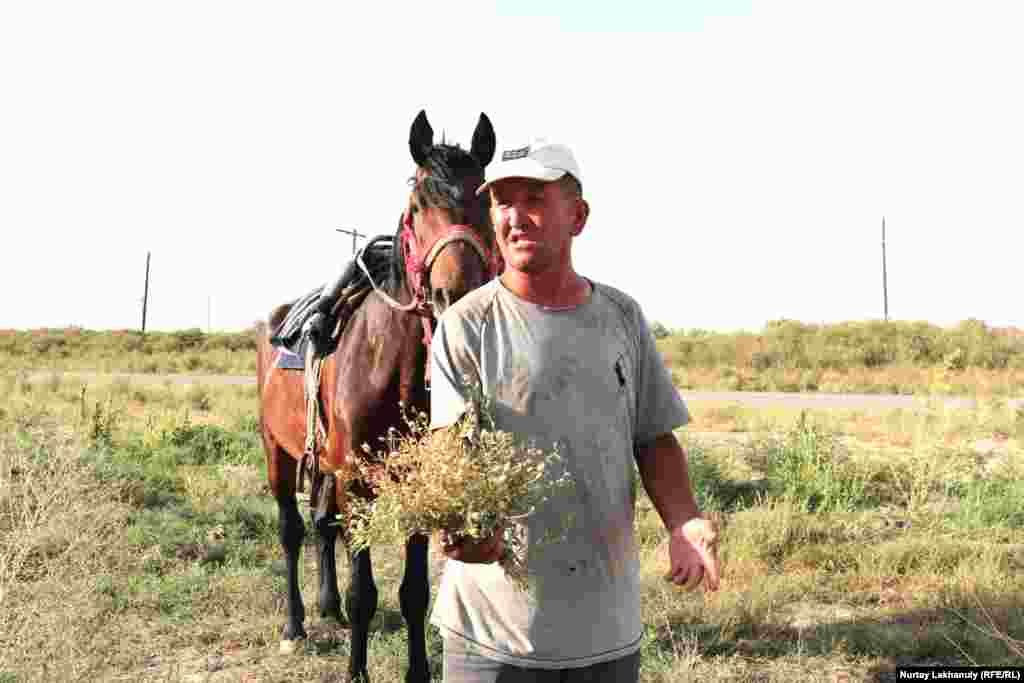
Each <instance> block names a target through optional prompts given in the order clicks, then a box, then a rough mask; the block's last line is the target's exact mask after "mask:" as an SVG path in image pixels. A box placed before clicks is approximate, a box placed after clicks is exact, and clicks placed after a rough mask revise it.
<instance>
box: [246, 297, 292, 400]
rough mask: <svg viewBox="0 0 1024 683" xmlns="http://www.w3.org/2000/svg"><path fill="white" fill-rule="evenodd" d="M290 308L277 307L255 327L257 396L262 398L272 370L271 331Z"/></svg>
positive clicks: (286, 305)
mask: <svg viewBox="0 0 1024 683" xmlns="http://www.w3.org/2000/svg"><path fill="white" fill-rule="evenodd" d="M289 308H291V306H290V305H289V304H284V305H282V306H277V307H276V308H274V310H272V311H271V312H270V315H269V316H268V318H267V319H266V320H259V321H257V322H256V324H255V325H253V335H255V337H256V394H257V396H259V397H261V398H262V396H263V383H264V381H266V378H267V372H269V370H270V359H271V356H272V352H273V349H272V348H271V346H270V331H271V330H272V329H275V328H276V327H277V326H278V325H279V324H280V323H281V320H283V319H284V316H285V315H286V314H287V313H288V309H289Z"/></svg>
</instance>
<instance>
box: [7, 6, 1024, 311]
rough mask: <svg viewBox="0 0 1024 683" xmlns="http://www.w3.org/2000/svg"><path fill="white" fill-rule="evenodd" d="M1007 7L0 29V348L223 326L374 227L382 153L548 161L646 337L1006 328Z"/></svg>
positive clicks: (1012, 225)
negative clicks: (793, 323)
mask: <svg viewBox="0 0 1024 683" xmlns="http://www.w3.org/2000/svg"><path fill="white" fill-rule="evenodd" d="M1022 25H1024V3H1020V2H1016V1H1007V2H997V1H986V0H977V1H975V2H972V3H963V2H945V1H943V0H928V1H917V0H905V1H899V0H886V1H875V0H859V1H858V2H831V1H825V0H813V1H790V0H777V1H772V2H761V1H758V0H717V1H714V0H696V1H689V2H687V1H685V0H681V1H680V0H677V1H676V2H668V1H666V2H653V1H646V2H645V1H643V0H633V1H632V2H628V3H626V2H596V1H592V2H586V3H584V2H561V3H554V2H540V1H539V0H517V1H515V2H503V1H502V2H486V1H482V0H478V1H473V2H471V1H463V0H456V1H453V2H442V1H440V0H439V1H438V2H433V3H423V2H409V3H398V2H389V1H388V0H379V1H378V2H373V3H341V2H301V3H281V2H276V3H275V2H262V1H259V0H245V1H244V2H242V1H232V0H219V1H218V0H203V1H202V2H196V1H192V0H177V1H176V2H173V3H169V2H150V1H146V0H127V1H124V2H113V1H109V0H93V1H91V2H88V3H85V2H80V1H77V0H76V1H65V2H57V1H54V0H33V1H32V2H5V3H0V98H2V104H0V231H2V234H3V236H4V239H5V244H4V247H5V248H4V250H3V253H4V258H3V261H2V267H0V292H2V295H0V296H2V298H0V301H2V302H3V305H2V306H0V328H18V329H24V328H38V327H64V326H70V325H76V326H81V327H85V328H89V329H111V328H112V329H121V328H138V327H140V325H141V314H142V295H143V290H144V278H145V270H146V255H147V253H149V254H151V264H150V282H149V302H148V311H147V328H148V329H162V330H174V329H183V328H191V327H198V328H202V329H211V330H215V331H216V330H239V329H243V328H246V327H248V326H249V325H251V324H252V323H253V322H254V321H256V320H257V319H260V318H263V317H265V316H266V314H267V313H268V312H269V311H270V309H271V308H273V307H274V306H275V305H277V304H278V303H281V302H284V301H286V300H289V299H292V298H295V297H297V296H299V295H302V294H305V293H306V292H308V291H309V290H310V289H312V288H313V287H315V286H317V285H319V284H322V283H323V282H324V281H326V280H328V279H330V278H332V277H334V276H335V275H336V274H337V273H338V272H340V270H341V268H342V267H343V265H344V263H345V262H346V261H347V259H348V258H349V257H350V255H351V244H352V243H351V238H349V237H347V236H344V235H341V234H339V233H337V232H336V229H338V228H346V229H351V228H353V227H354V228H356V229H358V230H359V231H360V232H363V233H369V234H371V235H376V234H380V233H390V232H392V231H393V229H394V226H395V223H396V221H397V218H398V216H399V214H400V213H401V211H402V209H403V207H404V206H405V203H406V200H407V196H408V191H409V188H408V185H407V182H406V181H407V179H408V178H409V176H410V175H411V174H412V173H413V162H412V159H411V157H410V156H409V151H408V143H407V141H408V135H409V127H410V125H411V123H412V121H413V119H414V117H415V116H416V114H417V112H419V111H420V110H421V109H423V110H425V111H426V113H427V116H428V118H429V120H430V122H431V125H432V126H433V128H434V130H435V132H436V133H437V135H438V137H440V134H441V132H442V131H443V132H444V135H445V136H446V139H447V140H449V141H453V140H454V141H457V142H461V143H462V144H463V146H466V147H468V146H469V143H470V138H471V135H472V132H473V128H474V126H475V125H476V121H477V119H478V117H479V115H480V113H481V112H486V113H487V115H488V116H489V117H490V119H491V121H492V122H493V124H494V127H495V130H496V133H497V138H498V148H499V152H500V150H501V149H504V148H513V147H518V146H521V145H522V144H524V143H525V142H526V141H527V140H528V139H529V138H530V137H533V136H545V137H548V138H551V139H558V140H562V141H564V142H565V143H567V144H569V145H570V146H571V147H572V148H573V150H574V152H575V154H576V157H577V159H578V161H579V163H580V167H581V171H582V175H583V188H584V194H585V196H586V197H587V199H588V200H589V202H590V205H591V216H590V220H589V222H588V224H587V227H586V229H585V230H584V232H583V234H582V235H581V236H580V237H579V238H578V239H577V241H576V243H575V245H574V263H575V266H576V268H577V270H578V271H579V272H580V273H581V274H583V275H586V276H588V277H590V278H592V279H594V280H597V281H599V282H604V283H607V284H609V285H613V286H615V287H618V288H619V289H622V290H624V291H626V292H627V293H629V294H630V295H632V296H633V297H635V298H636V299H637V300H638V301H639V302H640V304H641V306H642V307H643V309H644V311H645V313H646V315H647V317H648V319H650V320H651V321H659V322H661V323H662V324H664V325H666V326H668V327H670V328H673V329H680V328H686V329H691V328H701V329H709V330H721V331H733V330H739V329H747V330H755V331H756V330H760V329H763V327H764V325H765V324H766V323H767V322H768V321H770V320H777V319H780V318H790V319H796V320H801V321H804V322H809V323H830V322H838V321H847V320H869V319H880V318H882V317H883V315H884V309H883V291H882V248H881V226H882V219H883V217H884V219H885V224H886V255H887V267H888V301H889V315H890V318H892V319H898V320H924V321H929V322H932V323H935V324H939V325H950V324H955V323H956V322H958V321H961V320H965V319H968V318H977V319H980V320H983V321H985V322H987V323H989V324H990V325H997V326H1004V325H1015V326H1020V327H1024V305H1021V299H1022V297H1021V295H1020V294H1019V291H1020V290H1021V287H1020V285H1019V279H1020V278H1019V275H1018V274H1019V272H1020V267H1021V265H1022V264H1021V262H1022V255H1024V237H1022V235H1024V201H1022V199H1024V88H1022V87H1021V66H1022V65H1024V41H1022V40H1021V39H1020V27H1021V26H1022Z"/></svg>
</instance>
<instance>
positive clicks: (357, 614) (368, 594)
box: [345, 548, 377, 683]
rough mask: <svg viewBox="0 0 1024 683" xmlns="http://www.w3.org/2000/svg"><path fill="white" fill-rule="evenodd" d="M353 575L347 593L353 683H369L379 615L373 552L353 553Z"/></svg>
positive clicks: (346, 608)
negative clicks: (369, 651)
mask: <svg viewBox="0 0 1024 683" xmlns="http://www.w3.org/2000/svg"><path fill="white" fill-rule="evenodd" d="M351 564H352V573H351V580H350V582H349V584H348V591H347V593H346V594H345V611H346V612H348V619H349V621H350V622H351V623H352V655H351V658H350V659H349V665H348V672H349V676H350V680H351V681H353V682H354V681H360V682H361V683H369V680H370V676H369V674H368V673H367V672H366V646H367V640H368V639H369V636H370V620H371V619H373V615H374V614H375V613H376V612H377V586H376V584H374V582H373V568H372V566H371V565H370V549H369V548H364V549H362V550H360V551H358V552H356V553H353V554H352V562H351Z"/></svg>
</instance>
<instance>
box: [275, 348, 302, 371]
mask: <svg viewBox="0 0 1024 683" xmlns="http://www.w3.org/2000/svg"><path fill="white" fill-rule="evenodd" d="M302 346H303V347H305V344H302ZM276 351H277V353H276V354H274V367H275V368H278V369H280V370H304V369H305V364H304V363H303V361H302V358H303V357H302V356H301V355H299V354H298V353H295V352H293V351H291V350H290V349H288V348H286V347H284V346H279V347H277V349H276Z"/></svg>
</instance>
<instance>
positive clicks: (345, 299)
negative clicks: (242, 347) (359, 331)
mask: <svg viewBox="0 0 1024 683" xmlns="http://www.w3.org/2000/svg"><path fill="white" fill-rule="evenodd" d="M393 250H394V238H393V237H392V236H391V235H378V236H377V237H374V238H373V239H372V240H370V242H369V243H368V244H366V245H365V246H363V247H362V248H361V249H360V250H359V251H357V252H356V255H355V257H354V258H353V259H352V260H351V261H349V262H348V263H347V264H346V265H345V267H344V269H342V271H341V275H339V276H338V278H337V279H335V280H334V281H333V282H329V283H328V284H325V285H322V286H320V287H316V288H314V289H313V290H311V291H310V292H308V293H307V294H305V295H303V296H301V297H299V298H297V299H295V300H293V301H292V302H291V308H290V309H289V311H288V314H287V315H285V317H284V320H282V321H281V323H280V324H279V325H278V326H277V328H276V329H275V330H274V332H273V334H271V335H270V343H271V345H272V346H276V347H281V348H284V349H286V350H287V351H289V352H290V353H292V354H295V355H297V356H299V357H300V358H302V357H305V356H306V352H307V350H308V348H309V347H310V343H311V342H312V348H313V349H314V351H315V355H317V356H320V357H323V356H326V355H329V354H330V353H332V352H333V351H334V350H335V349H336V348H337V345H338V339H339V338H340V337H341V333H342V331H344V329H345V324H346V323H347V322H348V319H349V318H350V317H351V315H352V313H353V312H355V310H356V309H357V308H359V304H361V303H362V301H363V299H364V298H366V295H367V294H369V293H370V291H371V290H372V289H373V285H372V284H371V282H370V277H372V278H373V281H374V282H383V281H385V280H386V279H387V277H388V273H389V270H390V268H391V260H392V253H393ZM360 259H361V260H362V262H363V265H364V266H365V267H366V270H367V271H369V274H370V277H368V276H367V273H366V272H365V271H364V270H363V269H362V268H361V267H360V266H359V260H360ZM318 314H319V316H321V320H320V321H319V324H317V325H316V326H315V327H314V326H310V325H307V323H308V322H310V320H312V319H313V318H314V317H315V316H317V315H318Z"/></svg>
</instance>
